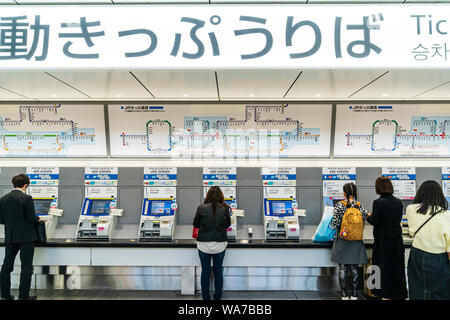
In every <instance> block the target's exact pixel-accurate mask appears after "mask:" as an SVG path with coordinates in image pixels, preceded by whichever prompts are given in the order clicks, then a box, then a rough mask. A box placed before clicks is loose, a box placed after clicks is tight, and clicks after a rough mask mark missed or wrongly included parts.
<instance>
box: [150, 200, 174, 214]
mask: <svg viewBox="0 0 450 320" xmlns="http://www.w3.org/2000/svg"><path fill="white" fill-rule="evenodd" d="M171 206H172V201H171V200H153V201H151V202H150V205H149V210H150V212H149V214H150V215H152V216H161V215H170V213H171Z"/></svg>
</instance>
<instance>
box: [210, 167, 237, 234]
mask: <svg viewBox="0 0 450 320" xmlns="http://www.w3.org/2000/svg"><path fill="white" fill-rule="evenodd" d="M236 185H237V171H236V167H205V168H203V199H206V194H207V193H208V191H209V189H210V188H211V187H213V186H218V187H219V188H220V190H222V193H223V195H224V200H225V202H226V204H227V205H229V206H230V208H231V212H230V215H231V216H230V218H231V225H230V227H229V228H228V229H227V238H228V241H236V240H237V232H238V226H239V224H240V223H241V221H242V218H243V217H244V215H245V212H244V210H241V209H238V203H237V197H236Z"/></svg>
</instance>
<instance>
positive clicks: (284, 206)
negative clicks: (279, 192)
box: [269, 200, 293, 216]
mask: <svg viewBox="0 0 450 320" xmlns="http://www.w3.org/2000/svg"><path fill="white" fill-rule="evenodd" d="M269 210H270V215H273V216H289V215H292V214H293V210H292V201H286V200H269Z"/></svg>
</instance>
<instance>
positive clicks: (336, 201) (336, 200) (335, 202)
mask: <svg viewBox="0 0 450 320" xmlns="http://www.w3.org/2000/svg"><path fill="white" fill-rule="evenodd" d="M343 200H344V199H333V200H332V201H333V207H335V206H336V204H338V203H339V202H341V201H343Z"/></svg>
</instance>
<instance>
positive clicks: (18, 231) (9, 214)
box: [0, 174, 39, 300]
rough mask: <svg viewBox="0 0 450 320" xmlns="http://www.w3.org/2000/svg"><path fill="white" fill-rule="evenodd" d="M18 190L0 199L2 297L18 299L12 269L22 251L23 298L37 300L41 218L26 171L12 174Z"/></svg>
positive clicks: (21, 286)
mask: <svg viewBox="0 0 450 320" xmlns="http://www.w3.org/2000/svg"><path fill="white" fill-rule="evenodd" d="M12 184H13V186H14V190H13V191H11V192H10V193H8V194H7V195H5V196H3V197H2V198H1V199H0V224H4V225H5V260H4V261H3V266H2V269H1V273H0V285H1V297H2V299H3V300H14V296H12V295H11V294H10V288H11V272H12V271H13V269H14V260H15V259H16V256H17V253H18V252H19V251H20V260H21V262H22V267H21V272H20V286H19V299H20V300H35V299H36V297H35V296H30V295H29V293H30V286H31V276H32V274H33V256H34V245H35V241H36V240H37V232H36V224H37V223H38V222H39V218H38V217H37V216H36V212H35V211H34V204H33V198H32V197H31V196H29V195H27V194H25V190H26V189H27V188H28V185H29V184H30V179H29V178H28V176H27V175H25V174H19V175H17V176H14V177H13V178H12Z"/></svg>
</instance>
